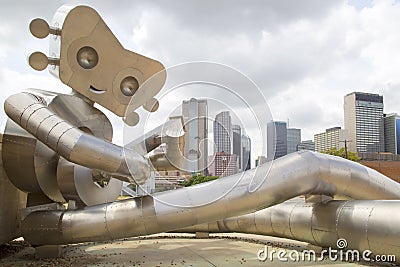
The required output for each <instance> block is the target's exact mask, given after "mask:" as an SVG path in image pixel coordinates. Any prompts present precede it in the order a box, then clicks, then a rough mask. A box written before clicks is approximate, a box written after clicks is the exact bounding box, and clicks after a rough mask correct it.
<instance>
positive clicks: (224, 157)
mask: <svg viewBox="0 0 400 267" xmlns="http://www.w3.org/2000/svg"><path fill="white" fill-rule="evenodd" d="M210 161H211V164H210V174H211V175H215V176H219V177H224V176H229V175H233V174H236V173H238V172H239V168H238V158H237V155H236V154H227V153H225V152H217V153H215V154H214V156H212V157H211V159H210Z"/></svg>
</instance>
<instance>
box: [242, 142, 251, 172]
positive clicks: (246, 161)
mask: <svg viewBox="0 0 400 267" xmlns="http://www.w3.org/2000/svg"><path fill="white" fill-rule="evenodd" d="M250 168H251V140H250V137H248V136H247V135H242V170H243V171H246V170H249V169H250Z"/></svg>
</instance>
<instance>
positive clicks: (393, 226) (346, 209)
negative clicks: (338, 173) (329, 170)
mask: <svg viewBox="0 0 400 267" xmlns="http://www.w3.org/2000/svg"><path fill="white" fill-rule="evenodd" d="M399 209H400V201H398V200H396V201H384V200H353V201H338V200H333V201H329V202H327V203H305V202H304V200H302V199H297V200H292V201H287V202H285V203H282V204H279V205H276V206H274V207H270V208H267V209H264V210H260V211H257V212H254V213H251V214H246V215H243V216H237V217H232V218H228V219H225V220H221V221H217V222H213V223H209V224H201V225H196V226H193V227H187V228H184V229H180V230H178V231H176V232H186V233H194V232H199V231H200V232H213V233H229V232H237V233H246V234H258V235H267V236H276V237H283V238H289V239H294V240H300V241H305V242H308V243H311V244H314V245H317V246H321V247H332V248H333V249H337V240H338V239H341V238H344V239H345V240H346V241H347V246H346V247H345V249H355V250H358V251H360V252H362V251H365V250H370V251H371V252H372V253H373V254H375V255H394V256H395V257H396V261H397V262H400V228H399V227H398V225H399V222H400V215H399V214H398V213H396V212H393V211H395V210H399ZM388 214H390V216H388Z"/></svg>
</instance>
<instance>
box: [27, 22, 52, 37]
mask: <svg viewBox="0 0 400 267" xmlns="http://www.w3.org/2000/svg"><path fill="white" fill-rule="evenodd" d="M29 30H30V31H31V33H32V35H33V36H35V37H36V38H39V39H43V38H46V37H47V36H48V35H49V33H50V26H49V24H48V23H47V22H46V21H45V20H44V19H39V18H37V19H34V20H32V21H31V23H30V24H29Z"/></svg>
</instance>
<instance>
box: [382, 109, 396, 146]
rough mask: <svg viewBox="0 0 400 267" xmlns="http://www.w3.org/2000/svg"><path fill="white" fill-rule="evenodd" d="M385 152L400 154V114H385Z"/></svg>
mask: <svg viewBox="0 0 400 267" xmlns="http://www.w3.org/2000/svg"><path fill="white" fill-rule="evenodd" d="M383 120H384V140H385V141H384V143H385V152H390V153H393V154H400V116H399V115H397V114H395V113H392V114H388V115H384V118H383Z"/></svg>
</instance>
